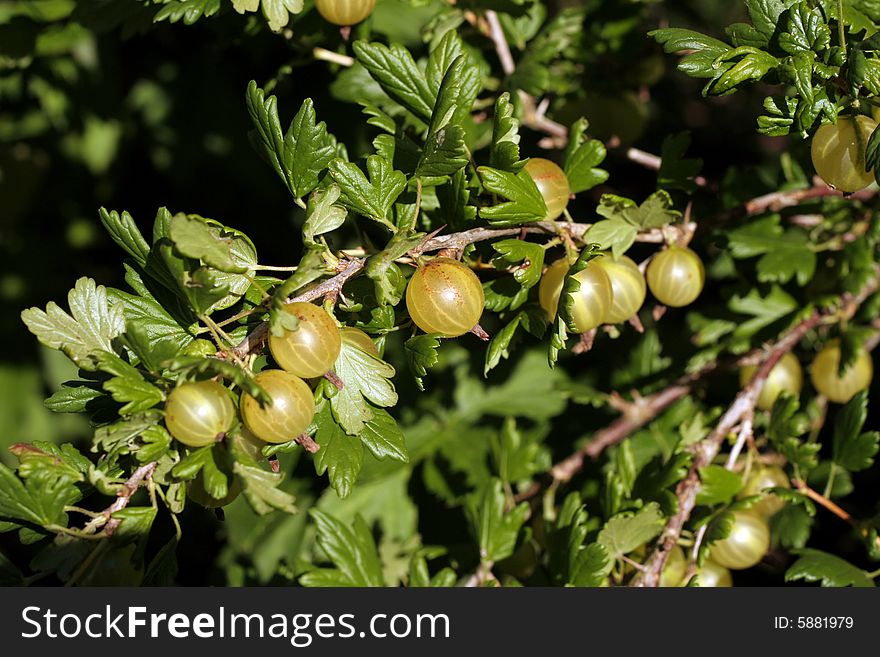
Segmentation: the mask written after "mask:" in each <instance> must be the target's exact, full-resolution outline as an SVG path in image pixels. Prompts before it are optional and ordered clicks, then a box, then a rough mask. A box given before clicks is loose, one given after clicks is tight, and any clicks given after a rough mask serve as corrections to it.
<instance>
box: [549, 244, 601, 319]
mask: <svg viewBox="0 0 880 657" xmlns="http://www.w3.org/2000/svg"><path fill="white" fill-rule="evenodd" d="M570 268H571V267H570V265H569V262H568V260H567V259H566V258H561V259H559V260H557V261H556V262H554V263H553V264H552V265H550V266H549V267H548V268H547V271H546V272H544V275H543V276H542V277H541V282H540V283H539V284H538V301H539V302H540V304H541V307H542V308H543V309H544V312H546V313H547V317H549V318H550V320H551V321H552V320H553V319H554V318H555V317H556V311H557V309H558V306H559V295H560V294H562V285H563V283H564V281H565V276H566V274H568V271H569V269H570ZM574 278H576V279H577V280H578V282H580V284H581V287H580V289H579V290H578V291H577V292H572V293H570V294H571V297H572V301H573V306H572V309H571V316H572V320H573V322H574V326H575V330H576V331H577V332H578V333H586V332H587V331H589V330H591V329H594V328H596V327H597V326H599V325H600V324H602V323H603V322H604V321H605V318H606V316H607V315H608V309H609V308H611V294H612V293H611V289H612V288H611V281H610V280H609V278H608V274H606V273H605V270H604V269H603V268H602V267H600V266H599V265H597V264H596V261H595V260H593V261H590V262H588V263H587V266H586V267H585V268H584V269H582V270H581V271H579V272H578V273H577V274H575V275H574Z"/></svg>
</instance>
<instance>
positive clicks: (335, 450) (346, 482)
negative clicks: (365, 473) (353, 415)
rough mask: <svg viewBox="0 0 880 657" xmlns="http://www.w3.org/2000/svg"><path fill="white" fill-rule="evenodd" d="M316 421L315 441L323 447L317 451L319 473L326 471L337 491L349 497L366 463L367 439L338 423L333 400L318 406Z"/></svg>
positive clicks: (316, 459) (341, 495)
mask: <svg viewBox="0 0 880 657" xmlns="http://www.w3.org/2000/svg"><path fill="white" fill-rule="evenodd" d="M314 422H315V425H316V426H317V433H316V434H315V442H317V443H318V445H320V447H321V448H320V449H319V450H318V451H317V453H316V454H315V471H316V472H317V473H318V474H319V475H323V474H324V473H325V472H327V475H328V477H329V478H330V485H331V486H333V488H334V489H336V493H337V495H339V497H347V496H348V494H349V493H351V489H352V487H353V486H354V483H355V482H356V481H357V478H358V474H360V471H361V467H363V465H364V443H363V442H362V441H361V440H360V439H359V438H358V437H356V436H352V435H349V434H347V433H346V432H345V429H344V428H343V427H342V426H340V424H339V423H337V421H336V419H335V418H334V417H333V414H332V413H331V412H330V404H326V403H325V404H324V405H323V406H322V407H321V408H320V409H319V410H318V412H317V413H316V414H315V420H314ZM364 426H366V425H364Z"/></svg>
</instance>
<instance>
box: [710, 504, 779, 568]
mask: <svg viewBox="0 0 880 657" xmlns="http://www.w3.org/2000/svg"><path fill="white" fill-rule="evenodd" d="M769 549H770V527H769V526H768V525H767V521H766V520H764V519H763V518H761V517H759V516H757V515H754V514H751V513H745V512H743V511H735V512H734V514H733V528H732V529H731V530H730V535H729V536H728V537H727V538H724V539H722V540H720V541H718V542H716V543H713V544H712V547H711V548H710V549H709V554H710V555H711V557H712V560H713V561H715V563H717V564H718V565H719V566H724V567H725V568H730V569H732V570H745V569H746V568H751V567H752V566H754V565H756V564H757V563H758V562H760V561H761V559H763V558H764V555H765V554H767V550H769Z"/></svg>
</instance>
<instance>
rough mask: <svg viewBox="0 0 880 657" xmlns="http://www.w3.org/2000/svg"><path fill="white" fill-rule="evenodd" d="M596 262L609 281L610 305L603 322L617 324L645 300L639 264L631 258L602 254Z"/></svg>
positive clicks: (643, 282) (624, 319) (645, 289)
mask: <svg viewBox="0 0 880 657" xmlns="http://www.w3.org/2000/svg"><path fill="white" fill-rule="evenodd" d="M596 264H597V265H598V266H600V267H601V268H602V269H604V270H605V273H606V274H608V280H609V281H610V282H611V307H610V308H609V309H608V312H607V314H606V315H605V321H604V322H603V323H605V324H618V323H620V322H624V321H626V320H627V319H629V318H630V317H632V316H633V315H635V314H636V313H637V312H638V311H639V308H641V307H642V304H643V303H644V302H645V295H646V294H647V285H646V284H645V277H644V275H642V272H641V271H639V266H638V265H637V264H636V263H635V262H633V260H632V259H631V258H628V257H626V256H620V257H619V258H616V259H615V258H613V257H611V256H609V255H604V256H602V257H600V258H596Z"/></svg>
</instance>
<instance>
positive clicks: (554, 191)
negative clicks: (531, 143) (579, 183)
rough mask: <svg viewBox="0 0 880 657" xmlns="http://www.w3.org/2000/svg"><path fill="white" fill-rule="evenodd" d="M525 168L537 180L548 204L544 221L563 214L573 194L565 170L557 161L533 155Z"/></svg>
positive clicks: (536, 182)
mask: <svg viewBox="0 0 880 657" xmlns="http://www.w3.org/2000/svg"><path fill="white" fill-rule="evenodd" d="M525 170H526V171H527V172H528V174H529V175H530V176H531V177H532V180H534V181H535V185H536V186H537V188H538V191H539V192H541V196H542V197H543V199H544V205H546V206H547V214H545V215H544V221H553V220H554V219H556V218H557V217H558V216H559V215H561V214H562V212H563V210H565V207H566V206H567V205H568V197H569V196H571V187H569V186H568V178H567V177H566V175H565V171H563V170H562V169H560V168H559V166H557V164H556V163H555V162H551V161H550V160H547V159H544V158H543V157H533V158H531V159H530V160H529V161H528V162H526V166H525Z"/></svg>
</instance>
